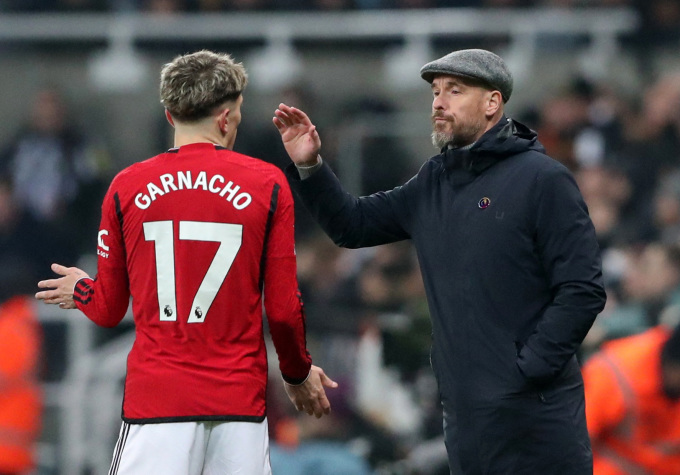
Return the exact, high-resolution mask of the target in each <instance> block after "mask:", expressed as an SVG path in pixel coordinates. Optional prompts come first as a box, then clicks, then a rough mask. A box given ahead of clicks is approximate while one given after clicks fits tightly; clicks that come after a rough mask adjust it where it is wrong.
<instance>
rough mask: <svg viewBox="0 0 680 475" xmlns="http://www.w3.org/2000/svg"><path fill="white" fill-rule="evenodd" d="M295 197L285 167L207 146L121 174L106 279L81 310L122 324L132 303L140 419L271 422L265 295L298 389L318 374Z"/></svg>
mask: <svg viewBox="0 0 680 475" xmlns="http://www.w3.org/2000/svg"><path fill="white" fill-rule="evenodd" d="M293 227H294V213H293V198H292V195H291V192H290V188H289V186H288V183H287V182H286V179H285V177H284V175H283V173H282V172H281V171H280V170H279V169H278V168H276V167H275V166H273V165H271V164H268V163H265V162H263V161H261V160H257V159H254V158H250V157H247V156H244V155H241V154H238V153H235V152H233V151H230V150H227V149H224V148H222V147H219V146H216V145H213V144H210V143H196V144H191V145H185V146H182V147H180V148H175V149H171V150H169V151H168V152H166V153H163V154H161V155H158V156H156V157H154V158H151V159H149V160H146V161H144V162H141V163H137V164H134V165H132V166H130V167H128V168H126V169H125V170H123V171H122V172H120V173H119V174H118V175H117V176H116V177H115V178H114V180H113V182H112V183H111V186H110V188H109V190H108V192H107V194H106V197H105V198H104V202H103V205H102V221H101V227H100V230H99V240H98V247H97V254H98V269H97V270H98V273H97V277H96V278H95V279H94V280H93V279H82V280H80V281H79V282H78V283H77V284H76V287H75V291H74V300H75V302H76V304H77V306H78V308H79V309H80V310H82V311H83V312H84V313H85V314H86V315H87V316H88V317H89V318H90V319H91V320H92V321H94V322H95V323H97V324H99V325H102V326H106V327H111V326H115V325H117V324H118V323H119V322H120V321H121V319H122V318H123V316H124V315H125V312H126V310H127V307H128V302H129V298H130V296H132V312H133V315H134V320H135V327H136V339H135V343H134V346H133V347H132V350H131V351H130V355H129V357H128V362H127V375H126V378H125V396H124V400H123V419H124V420H125V421H127V422H132V423H134V422H143V423H148V422H165V421H168V422H169V421H193V420H239V421H262V420H263V419H264V416H265V391H266V384H267V357H266V349H265V342H264V337H263V321H262V296H263V294H264V306H265V310H266V314H267V319H268V322H269V327H270V332H271V335H272V339H273V341H274V345H275V347H276V351H277V353H278V356H279V364H280V369H281V373H282V374H283V377H284V379H285V380H286V381H288V382H290V383H293V384H296V383H301V382H302V381H304V379H305V378H306V377H307V375H308V374H309V370H310V367H311V357H310V355H309V353H308V351H307V349H306V342H305V320H304V313H303V308H302V301H301V297H300V294H299V291H298V287H297V277H296V264H295V249H294V229H293Z"/></svg>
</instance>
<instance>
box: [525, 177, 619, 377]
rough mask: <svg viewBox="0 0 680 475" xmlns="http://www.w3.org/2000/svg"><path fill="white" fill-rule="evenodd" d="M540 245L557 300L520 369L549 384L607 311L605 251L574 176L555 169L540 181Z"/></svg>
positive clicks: (532, 337)
mask: <svg viewBox="0 0 680 475" xmlns="http://www.w3.org/2000/svg"><path fill="white" fill-rule="evenodd" d="M535 209H536V221H535V222H536V226H535V235H534V240H535V245H536V252H537V254H538V258H539V259H540V261H541V264H542V267H543V269H544V271H545V274H546V279H547V280H548V284H549V287H550V291H551V294H552V295H553V299H552V301H551V303H550V304H549V305H548V307H547V308H546V310H545V312H544V314H543V315H542V317H541V318H540V319H539V321H538V324H537V325H536V328H535V330H534V332H533V333H532V334H531V335H530V336H529V338H528V339H527V341H526V342H525V345H524V346H523V348H522V349H521V351H520V354H519V359H518V362H517V363H518V365H519V367H520V369H521V370H522V372H523V373H524V375H525V376H526V377H527V378H529V380H533V381H534V382H539V383H540V382H549V381H550V380H552V379H553V378H554V377H556V376H557V374H558V373H559V372H560V371H561V370H562V368H564V366H565V365H566V363H567V361H569V360H570V359H571V358H572V357H573V355H574V354H575V353H576V350H577V349H578V347H579V345H580V344H581V342H582V341H583V339H584V338H585V336H586V334H587V333H588V331H589V330H590V327H591V326H592V324H593V322H594V321H595V317H596V316H597V315H598V313H600V312H601V311H602V309H603V308H604V304H605V300H606V294H605V290H604V285H603V282H602V268H601V262H600V251H599V247H598V244H597V240H596V236H595V229H594V227H593V224H592V222H591V220H590V217H589V216H588V210H587V208H586V205H585V203H584V201H583V198H582V196H581V193H580V191H579V189H578V186H577V185H576V182H575V181H574V178H573V177H572V175H571V173H569V171H568V170H567V169H566V168H564V167H554V168H552V169H551V170H550V171H548V172H546V173H545V174H544V175H543V176H541V177H539V178H538V180H537V195H536V197H535Z"/></svg>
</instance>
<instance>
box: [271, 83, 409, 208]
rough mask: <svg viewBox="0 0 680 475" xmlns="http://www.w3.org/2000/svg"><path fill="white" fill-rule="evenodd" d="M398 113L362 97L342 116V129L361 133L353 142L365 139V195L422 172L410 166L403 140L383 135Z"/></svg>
mask: <svg viewBox="0 0 680 475" xmlns="http://www.w3.org/2000/svg"><path fill="white" fill-rule="evenodd" d="M283 102H284V103H285V101H283ZM286 104H287V103H286ZM294 107H298V106H294ZM300 108H301V107H300ZM395 114H396V107H394V105H393V104H391V103H390V102H389V101H388V100H386V99H376V98H374V97H362V98H360V99H359V100H357V101H356V102H354V103H350V104H349V105H348V106H347V107H346V108H345V110H344V111H342V112H341V114H340V115H341V117H342V118H343V119H342V122H341V124H340V127H341V128H342V127H343V126H350V127H352V128H356V127H358V128H359V129H360V130H361V132H359V133H358V134H357V133H356V132H355V133H352V134H351V135H352V137H353V140H356V137H357V136H358V137H359V138H360V139H361V146H360V150H361V155H360V156H361V159H362V160H361V174H360V176H361V184H360V186H361V190H360V194H361V195H370V194H372V193H376V192H378V191H385V190H391V189H392V188H394V187H395V186H399V185H402V184H403V183H405V182H406V181H407V180H408V179H409V178H411V177H412V176H413V175H415V174H416V173H417V172H418V167H419V166H420V164H418V165H417V166H415V165H412V164H411V163H409V156H408V154H407V152H406V150H405V149H404V147H403V145H402V144H401V142H400V139H399V137H397V136H394V135H381V133H380V128H384V127H386V124H391V123H394V121H395V120H396V119H395ZM376 129H377V132H376V131H375V130H376ZM286 157H287V155H286ZM288 161H290V159H288Z"/></svg>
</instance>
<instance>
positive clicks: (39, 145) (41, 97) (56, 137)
mask: <svg viewBox="0 0 680 475" xmlns="http://www.w3.org/2000/svg"><path fill="white" fill-rule="evenodd" d="M106 167H108V155H107V154H106V153H105V151H104V150H103V149H102V148H101V147H95V146H93V143H92V141H90V140H89V139H86V138H85V136H84V134H83V133H82V132H81V131H80V130H78V129H77V127H76V126H75V124H73V123H72V122H71V121H70V120H69V117H68V115H67V110H66V106H65V104H64V99H63V97H62V95H61V93H60V92H59V91H57V90H56V89H53V88H44V89H41V90H39V91H37V92H36V93H35V95H34V96H33V103H32V105H31V108H30V117H29V120H28V122H27V123H26V124H25V126H23V127H22V129H21V130H20V131H19V133H18V134H17V135H16V136H15V138H14V139H13V140H12V141H11V142H10V144H9V146H7V147H6V149H5V150H4V152H2V153H1V154H0V176H4V177H5V178H6V179H8V180H10V182H11V184H12V189H13V193H14V198H15V200H16V202H17V204H18V206H19V207H20V208H22V209H23V210H25V211H27V212H28V213H29V214H30V215H31V217H32V218H33V219H34V220H36V221H38V222H39V223H41V224H44V225H47V226H51V227H54V229H61V230H63V232H65V233H67V234H68V238H69V239H70V240H71V243H72V244H71V246H69V247H70V248H71V249H72V250H74V251H75V252H77V253H78V254H80V253H82V252H84V251H85V250H91V249H92V248H93V245H92V243H91V242H90V241H89V240H87V241H84V242H83V237H82V236H83V235H86V236H92V235H94V233H95V232H96V229H97V224H98V219H99V207H98V203H99V201H100V199H101V196H103V193H104V191H105V185H104V182H103V180H102V174H103V172H104V170H105V169H106ZM76 224H77V225H76ZM88 230H89V231H90V232H87V231H88ZM70 260H71V261H73V260H74V259H70Z"/></svg>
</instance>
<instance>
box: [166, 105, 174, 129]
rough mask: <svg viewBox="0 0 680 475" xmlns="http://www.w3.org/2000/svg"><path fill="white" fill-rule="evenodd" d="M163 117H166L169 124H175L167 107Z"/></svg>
mask: <svg viewBox="0 0 680 475" xmlns="http://www.w3.org/2000/svg"><path fill="white" fill-rule="evenodd" d="M165 118H166V119H168V122H169V123H170V125H172V126H173V127H174V126H175V120H174V119H173V118H172V116H171V115H170V112H169V111H168V110H167V109H165Z"/></svg>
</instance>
